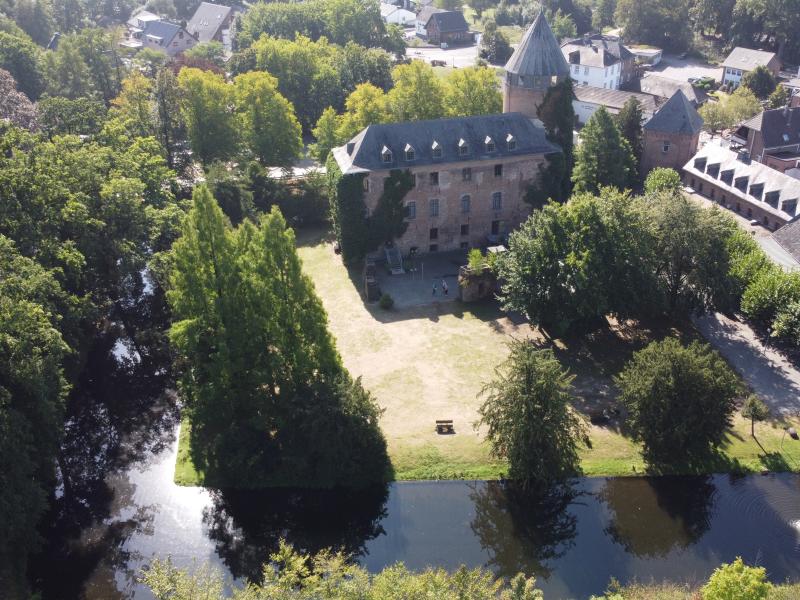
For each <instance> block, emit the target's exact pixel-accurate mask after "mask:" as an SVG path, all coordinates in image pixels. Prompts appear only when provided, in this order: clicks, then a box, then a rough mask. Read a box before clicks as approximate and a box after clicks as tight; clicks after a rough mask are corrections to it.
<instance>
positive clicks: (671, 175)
mask: <svg viewBox="0 0 800 600" xmlns="http://www.w3.org/2000/svg"><path fill="white" fill-rule="evenodd" d="M682 187H683V183H682V182H681V176H680V175H679V174H678V172H677V171H676V170H675V169H670V168H665V167H656V168H655V169H653V170H652V171H650V172H649V173H648V174H647V179H645V180H644V191H645V193H646V194H658V193H659V192H674V193H678V192H680V191H681V188H682Z"/></svg>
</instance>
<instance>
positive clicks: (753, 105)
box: [725, 85, 761, 125]
mask: <svg viewBox="0 0 800 600" xmlns="http://www.w3.org/2000/svg"><path fill="white" fill-rule="evenodd" d="M725 109H726V110H727V111H728V112H729V113H730V115H731V120H732V123H733V125H738V124H739V123H741V122H742V121H745V120H747V119H749V118H750V117H754V116H755V115H757V114H758V113H760V112H761V103H760V102H759V101H758V98H756V96H755V94H753V92H752V91H751V90H750V88H748V87H747V86H744V85H740V86H739V87H738V88H736V91H735V92H733V94H731V96H730V98H728V101H727V102H726V103H725Z"/></svg>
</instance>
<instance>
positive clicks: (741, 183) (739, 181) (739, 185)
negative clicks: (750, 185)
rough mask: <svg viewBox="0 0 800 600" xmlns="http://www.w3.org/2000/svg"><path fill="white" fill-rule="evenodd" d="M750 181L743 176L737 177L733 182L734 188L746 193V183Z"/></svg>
mask: <svg viewBox="0 0 800 600" xmlns="http://www.w3.org/2000/svg"><path fill="white" fill-rule="evenodd" d="M748 181H750V177H749V176H747V175H745V176H743V177H737V178H736V180H735V182H734V187H736V189H738V190H741V191H743V192H746V191H747V182H748Z"/></svg>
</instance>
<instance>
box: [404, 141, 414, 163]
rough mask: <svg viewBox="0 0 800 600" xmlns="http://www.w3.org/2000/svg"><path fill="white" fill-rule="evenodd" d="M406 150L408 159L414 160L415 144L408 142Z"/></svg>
mask: <svg viewBox="0 0 800 600" xmlns="http://www.w3.org/2000/svg"><path fill="white" fill-rule="evenodd" d="M405 151H406V160H407V161H409V162H410V161H412V160H414V146H412V145H411V144H406V147H405Z"/></svg>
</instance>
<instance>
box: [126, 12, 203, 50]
mask: <svg viewBox="0 0 800 600" xmlns="http://www.w3.org/2000/svg"><path fill="white" fill-rule="evenodd" d="M140 15H141V13H140ZM132 20H133V18H132ZM130 23H131V21H129V25H128V34H127V38H126V39H125V40H123V41H122V42H120V45H121V46H124V47H127V48H131V49H134V50H140V49H142V48H150V49H152V50H160V51H161V52H165V53H166V54H167V55H169V56H175V55H177V54H180V53H181V52H185V51H186V50H188V49H189V48H192V47H194V46H195V45H196V44H197V38H195V37H194V36H193V35H191V34H190V33H189V32H188V31H186V29H184V28H183V27H181V26H180V25H177V24H175V23H170V22H169V21H161V20H157V19H152V18H149V17H141V16H139V15H137V17H136V21H135V23H136V25H135V26H131V25H130Z"/></svg>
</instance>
